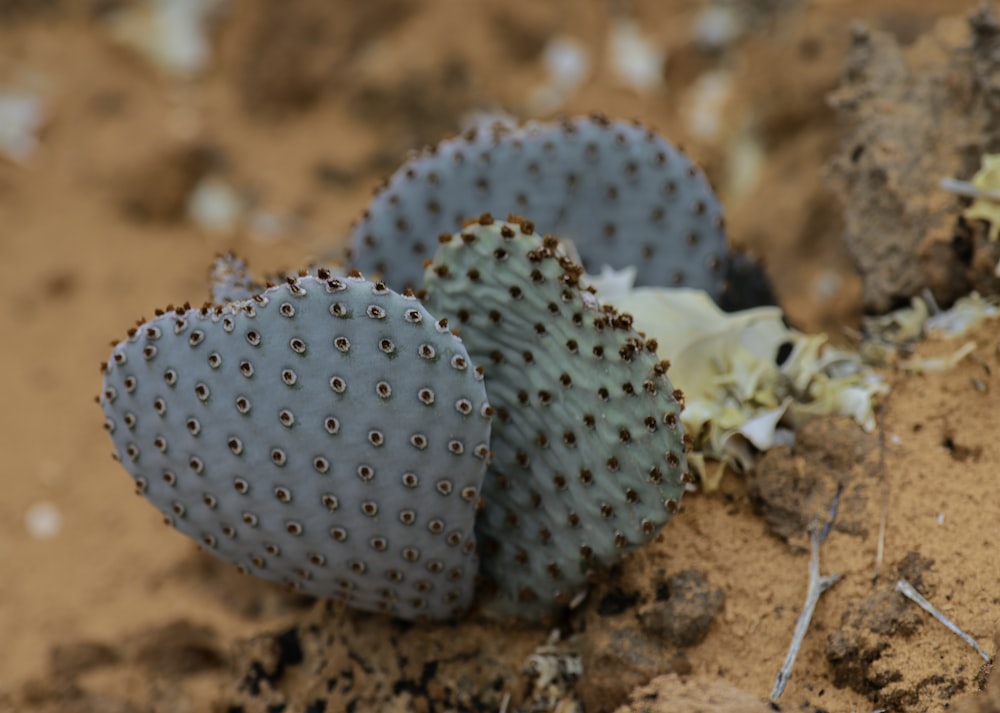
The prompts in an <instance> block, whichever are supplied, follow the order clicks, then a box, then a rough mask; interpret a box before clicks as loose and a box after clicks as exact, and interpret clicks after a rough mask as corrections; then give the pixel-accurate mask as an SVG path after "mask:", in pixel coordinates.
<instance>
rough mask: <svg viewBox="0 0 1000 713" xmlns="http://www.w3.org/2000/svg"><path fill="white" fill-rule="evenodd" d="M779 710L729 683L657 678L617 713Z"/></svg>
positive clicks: (673, 676)
mask: <svg viewBox="0 0 1000 713" xmlns="http://www.w3.org/2000/svg"><path fill="white" fill-rule="evenodd" d="M774 710H775V709H774V708H773V707H771V706H770V705H768V704H767V703H765V702H764V701H763V700H762V699H761V698H759V697H757V696H755V695H754V694H752V693H750V692H749V691H744V690H742V689H739V688H736V687H735V686H732V685H730V684H728V683H726V682H725V681H722V680H715V681H707V680H696V679H690V678H682V677H680V676H678V675H676V674H668V675H665V676H657V677H656V678H654V679H653V680H652V681H650V682H649V683H648V684H646V685H644V686H640V687H639V688H636V689H635V690H634V691H632V694H631V695H630V696H629V700H628V704H626V705H623V706H622V707H621V708H618V709H617V710H616V711H615V713H769V712H770V711H774Z"/></svg>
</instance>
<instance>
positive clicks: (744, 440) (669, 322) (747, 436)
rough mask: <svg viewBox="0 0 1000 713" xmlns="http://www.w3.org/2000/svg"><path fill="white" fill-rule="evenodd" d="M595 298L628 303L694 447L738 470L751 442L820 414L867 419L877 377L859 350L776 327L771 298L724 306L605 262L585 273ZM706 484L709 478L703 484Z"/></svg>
mask: <svg viewBox="0 0 1000 713" xmlns="http://www.w3.org/2000/svg"><path fill="white" fill-rule="evenodd" d="M589 279H590V281H591V282H592V283H593V284H595V285H596V287H597V294H598V296H599V297H600V299H601V300H602V301H603V302H607V303H610V304H614V305H615V307H616V308H618V309H621V310H623V311H626V312H628V313H629V314H631V315H632V317H633V318H634V325H635V327H636V329H638V330H640V331H642V332H644V333H645V334H646V335H647V336H649V337H652V338H654V339H655V340H656V342H657V344H658V353H659V355H660V356H661V357H662V358H664V359H666V360H668V361H669V362H670V364H671V372H670V373H671V378H672V380H673V381H674V382H675V383H676V384H677V385H678V386H679V387H680V388H681V390H683V391H684V395H685V408H684V412H683V413H682V414H681V418H682V419H683V421H684V425H685V428H686V429H687V432H688V433H689V434H691V437H692V438H693V439H694V448H695V451H696V454H695V458H694V459H693V462H694V464H695V466H699V463H700V461H699V460H698V458H697V454H698V453H700V454H702V455H703V456H706V457H709V458H713V459H717V460H721V461H722V462H724V463H727V464H732V465H735V466H738V467H741V468H744V469H747V468H749V467H750V466H752V465H753V463H754V460H755V455H754V453H755V452H756V451H766V450H768V449H769V448H771V447H773V446H775V445H780V444H787V443H790V442H791V437H792V433H793V431H794V430H795V429H797V428H800V427H801V426H802V425H803V424H804V423H806V422H807V421H809V420H810V419H811V418H813V417H815V416H819V415H840V416H849V417H850V418H852V419H854V420H855V421H856V422H857V423H858V424H859V425H860V426H862V427H863V428H864V429H865V430H866V431H869V432H870V431H872V430H873V429H874V428H875V414H874V405H875V402H876V398H877V397H878V396H879V395H881V394H884V393H886V391H887V388H888V387H887V385H886V384H885V382H884V381H883V380H882V379H881V378H880V377H879V376H878V375H877V374H876V373H875V372H874V371H873V370H872V369H871V368H870V367H868V366H867V365H865V364H864V363H863V362H862V359H861V357H860V356H859V355H858V354H856V353H854V352H849V351H845V350H840V349H836V348H834V347H832V346H831V345H829V344H828V343H827V338H826V336H825V335H808V334H803V333H801V332H798V331H796V330H794V329H789V328H788V327H786V326H785V323H784V317H783V314H782V312H781V310H780V308H778V307H757V308H754V309H749V310H744V311H740V312H734V313H731V314H728V313H725V312H723V311H722V310H721V309H719V307H717V306H716V305H715V304H714V303H713V302H712V300H711V299H710V298H709V296H708V295H707V294H706V293H705V292H702V291H700V290H690V289H665V288H652V287H640V288H635V289H630V287H629V279H628V275H625V276H624V278H623V276H622V274H620V273H619V274H615V273H612V272H609V271H606V272H605V274H604V275H602V276H600V277H599V278H589ZM707 485H708V486H709V487H711V486H712V485H713V484H712V483H707Z"/></svg>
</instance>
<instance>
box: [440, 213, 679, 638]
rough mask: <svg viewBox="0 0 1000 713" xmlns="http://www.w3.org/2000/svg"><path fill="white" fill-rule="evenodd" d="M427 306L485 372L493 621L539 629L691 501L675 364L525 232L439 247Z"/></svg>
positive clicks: (494, 232)
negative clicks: (490, 415) (536, 624)
mask: <svg viewBox="0 0 1000 713" xmlns="http://www.w3.org/2000/svg"><path fill="white" fill-rule="evenodd" d="M441 240H442V242H443V244H442V245H441V246H440V248H439V249H438V252H437V255H436V257H435V259H434V261H433V262H432V263H431V264H430V265H429V266H428V268H427V272H426V278H425V280H426V281H425V285H426V289H425V292H424V293H423V294H422V295H421V297H422V298H423V299H424V300H425V304H426V305H427V307H428V309H430V310H431V311H432V312H435V313H436V314H440V315H443V316H447V317H449V318H450V320H451V321H450V323H451V324H452V325H454V326H457V327H458V329H459V332H460V334H461V335H462V339H463V342H464V343H465V345H466V347H467V348H468V349H469V355H470V357H471V358H472V360H473V361H474V362H475V363H477V364H480V365H482V366H483V367H484V368H485V371H486V389H487V393H488V394H489V397H490V402H491V404H492V405H493V406H494V408H495V409H496V414H497V418H495V419H494V425H493V437H492V449H493V452H494V458H493V461H492V463H491V465H490V467H489V470H488V472H487V476H486V480H485V481H484V485H483V495H484V501H485V509H484V511H483V512H482V513H480V516H479V519H478V520H477V524H476V530H477V534H478V538H479V543H480V552H481V558H482V572H483V574H485V575H486V576H487V577H488V578H489V579H490V580H492V582H493V584H494V585H495V587H496V594H495V597H494V598H493V599H492V601H490V602H488V603H487V605H486V606H487V607H488V608H489V610H491V611H492V612H494V613H497V614H499V615H502V616H511V617H518V618H523V619H534V620H537V619H541V618H544V617H545V616H546V615H547V614H550V613H551V612H553V611H554V610H556V609H558V607H559V606H561V605H566V604H568V603H569V602H570V600H571V599H572V598H573V597H574V596H575V595H576V594H578V593H579V592H580V591H581V590H583V588H584V587H585V586H586V583H587V579H588V575H589V574H590V573H592V572H595V571H597V570H601V569H604V568H607V567H609V566H611V565H613V564H615V563H616V562H618V561H619V560H620V559H621V558H622V557H623V556H624V555H625V554H626V553H627V552H629V551H630V550H632V549H634V548H635V547H637V546H638V545H641V544H643V543H645V542H649V541H650V540H651V539H652V538H654V537H655V536H656V534H657V533H658V532H659V530H660V528H661V527H662V526H663V525H664V524H665V523H666V522H667V521H668V520H669V518H670V515H671V513H672V512H673V511H674V510H675V509H676V507H677V504H678V501H679V499H680V497H681V495H682V493H683V491H684V487H683V481H684V478H685V477H686V476H685V465H686V462H685V455H684V453H685V447H684V439H683V432H682V426H681V421H680V411H681V396H680V394H679V392H676V391H675V390H674V388H673V386H671V384H670V381H669V380H668V378H667V376H666V365H665V364H663V363H661V362H660V361H659V360H658V359H657V357H656V354H655V345H654V344H652V343H649V342H647V341H646V340H644V339H643V337H642V336H641V335H640V334H638V333H637V332H636V331H635V330H633V329H632V327H631V318H630V317H629V316H628V315H625V314H617V313H615V311H614V310H613V309H610V308H608V307H600V306H598V304H597V300H596V298H595V296H594V294H593V293H592V292H591V291H589V290H588V289H587V288H586V287H585V286H583V285H581V284H580V277H581V274H582V268H581V267H580V266H579V265H576V264H574V263H573V262H572V261H570V260H569V259H568V258H567V257H565V256H564V255H563V254H562V253H561V252H560V250H559V248H558V245H557V241H556V240H555V239H554V238H551V237H548V238H543V237H542V236H540V235H538V234H536V233H534V229H533V226H532V225H531V224H530V223H527V222H525V221H516V222H495V221H493V220H492V218H490V217H489V216H488V215H484V216H482V217H481V218H480V219H479V221H478V222H476V223H473V224H470V225H468V226H466V228H465V229H464V230H462V231H461V232H460V233H458V234H456V235H454V236H453V237H451V238H446V237H443V238H442V239H441Z"/></svg>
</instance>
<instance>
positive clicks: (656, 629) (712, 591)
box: [639, 569, 725, 648]
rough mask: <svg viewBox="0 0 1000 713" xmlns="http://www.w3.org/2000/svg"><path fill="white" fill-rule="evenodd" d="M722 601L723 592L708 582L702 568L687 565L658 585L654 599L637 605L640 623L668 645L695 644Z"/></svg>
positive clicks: (704, 632) (698, 642) (702, 636)
mask: <svg viewBox="0 0 1000 713" xmlns="http://www.w3.org/2000/svg"><path fill="white" fill-rule="evenodd" d="M724 601H725V594H724V593H723V592H722V590H721V589H718V588H716V587H712V586H710V585H709V583H708V579H707V577H706V576H705V574H704V573H703V572H700V571H698V570H696V569H687V570H684V571H683V572H679V573H678V574H675V575H673V576H672V577H670V578H669V579H667V581H666V582H664V583H663V584H661V585H660V586H659V587H658V588H657V593H656V601H653V602H650V603H649V604H645V605H643V606H642V607H640V608H639V623H640V624H641V625H642V627H643V629H645V630H646V632H647V633H648V634H651V635H652V636H655V637H656V638H658V639H663V640H665V641H666V642H667V643H669V644H670V645H671V646H676V647H678V648H686V647H688V646H695V645H697V644H700V643H701V642H702V641H704V640H705V637H706V636H707V635H708V630H709V627H711V625H712V622H713V621H714V620H715V617H716V615H717V614H718V613H719V610H720V609H721V608H722V604H723V602H724Z"/></svg>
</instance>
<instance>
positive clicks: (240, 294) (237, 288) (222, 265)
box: [210, 253, 263, 305]
mask: <svg viewBox="0 0 1000 713" xmlns="http://www.w3.org/2000/svg"><path fill="white" fill-rule="evenodd" d="M210 278H211V280H210V281H211V284H212V304H217V305H224V304H226V303H227V302H238V301H240V300H248V299H250V298H252V297H253V296H254V295H256V294H259V293H260V292H261V291H263V286H262V285H259V284H257V283H256V282H254V279H253V276H252V275H251V274H250V269H249V268H248V267H247V264H246V262H244V261H243V260H241V259H240V258H238V257H236V255H234V254H233V253H226V254H225V255H219V256H218V257H217V258H215V261H214V262H213V263H212V269H211V274H210Z"/></svg>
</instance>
